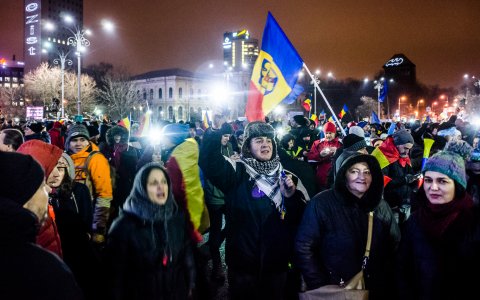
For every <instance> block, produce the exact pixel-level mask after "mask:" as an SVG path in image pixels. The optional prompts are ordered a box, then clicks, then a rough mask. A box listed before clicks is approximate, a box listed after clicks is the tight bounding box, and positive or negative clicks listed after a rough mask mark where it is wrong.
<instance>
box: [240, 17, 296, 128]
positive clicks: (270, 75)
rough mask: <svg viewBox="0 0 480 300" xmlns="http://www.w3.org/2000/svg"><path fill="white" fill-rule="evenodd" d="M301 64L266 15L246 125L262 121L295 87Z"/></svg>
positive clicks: (275, 23) (276, 24)
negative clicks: (248, 122)
mask: <svg viewBox="0 0 480 300" xmlns="http://www.w3.org/2000/svg"><path fill="white" fill-rule="evenodd" d="M302 66H303V60H302V58H301V57H300V55H298V53H297V51H296V50H295V48H294V47H293V45H292V44H291V43H290V41H289V40H288V38H287V36H286V35H285V33H284V32H283V30H282V28H280V25H278V23H277V21H276V20H275V19H274V18H273V16H272V14H271V13H270V12H269V13H268V17H267V23H266V25H265V29H264V31H263V38H262V49H261V51H260V53H259V55H258V58H257V61H256V62H255V65H254V67H253V72H252V78H251V81H250V89H249V92H248V101H247V106H246V111H245V115H246V117H247V119H248V121H250V122H252V121H264V120H265V115H267V114H268V113H269V112H271V111H272V110H273V109H274V108H275V106H277V104H278V103H280V102H282V100H283V99H285V98H286V97H287V96H288V95H289V94H290V92H291V91H292V89H293V87H294V86H295V84H296V83H297V79H298V73H299V72H300V70H301V69H302Z"/></svg>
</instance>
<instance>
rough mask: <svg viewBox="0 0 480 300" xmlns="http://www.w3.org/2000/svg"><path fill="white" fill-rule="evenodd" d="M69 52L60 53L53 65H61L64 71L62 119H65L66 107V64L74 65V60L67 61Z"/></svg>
mask: <svg viewBox="0 0 480 300" xmlns="http://www.w3.org/2000/svg"><path fill="white" fill-rule="evenodd" d="M67 55H68V52H67V53H66V54H65V53H64V52H63V51H62V52H61V53H58V58H55V59H54V60H53V63H54V64H56V65H58V64H59V63H60V69H61V70H62V100H61V101H62V119H64V118H65V106H64V101H65V63H67V64H68V65H69V66H71V65H72V63H73V62H72V60H71V59H67Z"/></svg>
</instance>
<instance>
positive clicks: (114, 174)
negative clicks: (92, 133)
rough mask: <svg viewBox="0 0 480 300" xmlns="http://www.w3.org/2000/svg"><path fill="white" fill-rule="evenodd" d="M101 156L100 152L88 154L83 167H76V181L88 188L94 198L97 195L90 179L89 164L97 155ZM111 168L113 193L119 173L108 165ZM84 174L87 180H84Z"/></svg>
mask: <svg viewBox="0 0 480 300" xmlns="http://www.w3.org/2000/svg"><path fill="white" fill-rule="evenodd" d="M97 153H99V154H101V152H100V151H92V152H90V153H89V154H88V156H87V158H86V159H85V163H84V164H83V166H76V167H75V181H77V182H81V183H83V184H85V185H86V186H87V187H88V190H89V191H90V195H91V196H92V200H93V196H94V195H95V187H94V185H93V182H92V180H91V178H90V172H88V164H89V163H90V160H91V159H92V157H93V156H94V155H95V154H97ZM108 166H109V168H110V180H111V184H112V191H113V190H115V184H116V181H117V172H116V170H115V167H114V166H112V165H111V164H108ZM82 174H85V178H83V176H82Z"/></svg>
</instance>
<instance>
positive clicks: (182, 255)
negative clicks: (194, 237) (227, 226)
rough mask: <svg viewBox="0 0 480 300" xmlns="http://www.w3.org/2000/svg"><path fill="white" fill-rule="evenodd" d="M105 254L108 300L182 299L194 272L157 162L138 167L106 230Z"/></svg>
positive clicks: (180, 218)
mask: <svg viewBox="0 0 480 300" xmlns="http://www.w3.org/2000/svg"><path fill="white" fill-rule="evenodd" d="M105 252H106V255H105V257H106V263H107V270H108V271H109V275H108V279H109V281H110V286H109V292H110V296H111V298H112V299H129V300H130V299H142V300H148V299H186V298H187V297H188V296H189V295H191V293H192V289H193V288H194V282H195V281H194V280H195V270H194V261H193V255H192V245H191V239H190V237H189V233H188V229H187V218H186V216H185V213H184V212H183V211H182V210H181V209H179V208H178V206H177V204H176V203H175V200H174V197H173V194H172V185H171V182H170V177H169V176H168V174H167V173H166V171H165V169H164V168H163V167H161V166H160V165H159V164H157V163H149V164H147V165H145V166H143V167H142V168H141V169H140V170H139V172H138V173H137V175H136V176H135V180H134V185H133V189H132V191H131V193H130V196H129V197H128V198H127V200H126V202H125V204H124V205H123V210H122V211H121V212H120V215H119V216H118V218H117V219H116V220H115V221H114V222H113V224H112V227H111V229H110V231H109V235H108V240H107V246H106V249H105Z"/></svg>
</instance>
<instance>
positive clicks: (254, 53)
mask: <svg viewBox="0 0 480 300" xmlns="http://www.w3.org/2000/svg"><path fill="white" fill-rule="evenodd" d="M257 57H258V40H257V39H253V38H250V34H249V33H248V30H246V29H243V30H240V31H236V32H225V33H224V34H223V62H224V64H225V67H226V68H230V67H231V68H232V69H230V70H231V71H242V70H249V71H251V70H252V69H253V65H254V64H255V61H256V60H257Z"/></svg>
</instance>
